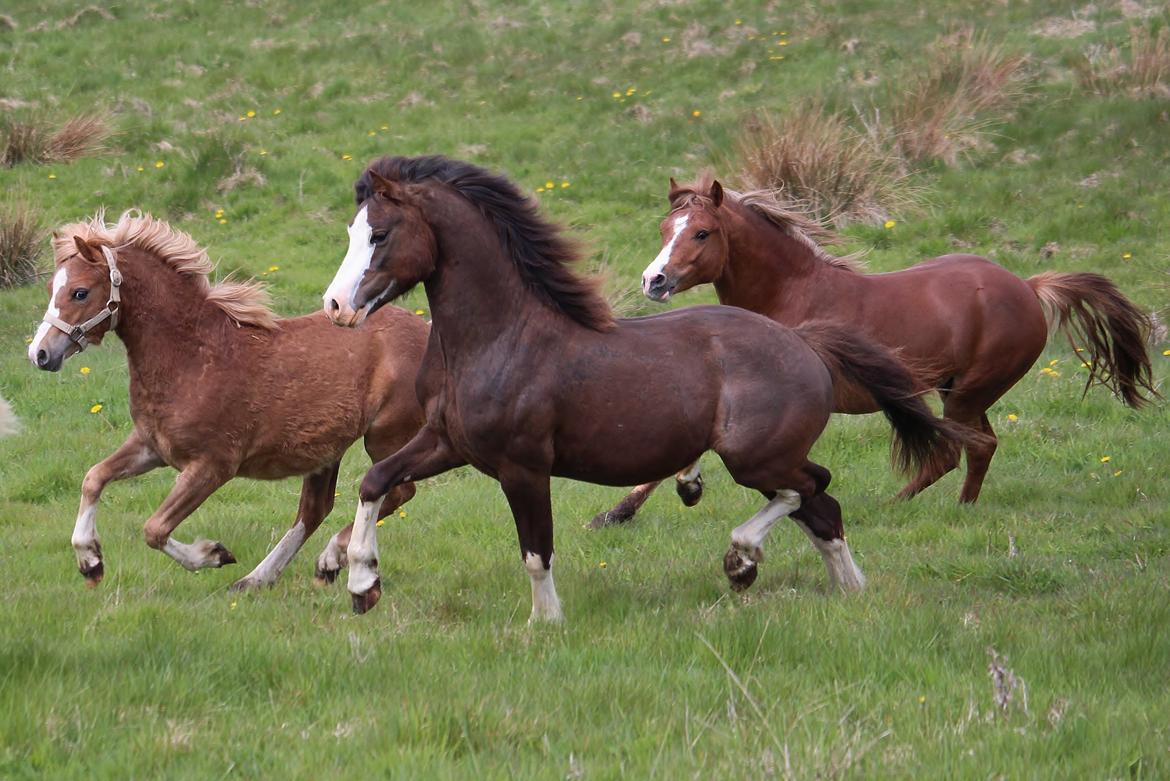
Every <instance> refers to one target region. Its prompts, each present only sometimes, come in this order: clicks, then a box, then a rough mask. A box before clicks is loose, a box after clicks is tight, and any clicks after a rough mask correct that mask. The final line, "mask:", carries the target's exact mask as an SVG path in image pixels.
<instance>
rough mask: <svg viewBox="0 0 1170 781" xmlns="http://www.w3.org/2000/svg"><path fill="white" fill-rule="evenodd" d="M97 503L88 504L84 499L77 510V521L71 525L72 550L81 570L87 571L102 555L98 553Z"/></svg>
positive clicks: (100, 559)
mask: <svg viewBox="0 0 1170 781" xmlns="http://www.w3.org/2000/svg"><path fill="white" fill-rule="evenodd" d="M96 517H97V504H96V503H94V504H89V503H87V502H86V501H85V500H84V499H83V500H82V502H81V509H80V510H78V511H77V523H75V524H74V525H73V539H72V540H71V542H72V543H73V552H74V553H76V554H77V568H78V569H79V570H81V571H82V572H89V571H90V570H92V569H93V568H94V567H96V566H97V565H98V564H101V561H102V557H101V555H99V554H98V534H97V524H96V523H95V522H94V519H95V518H96Z"/></svg>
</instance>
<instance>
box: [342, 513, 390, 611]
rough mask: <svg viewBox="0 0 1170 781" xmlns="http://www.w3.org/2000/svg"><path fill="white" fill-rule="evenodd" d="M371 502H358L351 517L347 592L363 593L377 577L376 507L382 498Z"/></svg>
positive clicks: (372, 584)
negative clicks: (355, 511) (351, 527)
mask: <svg viewBox="0 0 1170 781" xmlns="http://www.w3.org/2000/svg"><path fill="white" fill-rule="evenodd" d="M384 498H385V497H381V496H380V497H378V498H377V499H375V500H374V501H372V502H358V508H357V514H356V515H355V516H354V519H353V532H352V533H351V534H350V537H349V548H348V550H347V551H346V555H347V556H348V557H349V585H348V588H349V593H351V594H365V593H366V592H368V591H369V590H370V589H371V588H373V586H374V582H375V581H376V580H377V579H378V537H377V531H378V525H377V519H378V508H379V507H381V506H382V499H384Z"/></svg>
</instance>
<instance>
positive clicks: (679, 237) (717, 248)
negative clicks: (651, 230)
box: [642, 179, 727, 301]
mask: <svg viewBox="0 0 1170 781" xmlns="http://www.w3.org/2000/svg"><path fill="white" fill-rule="evenodd" d="M722 206H723V186H722V185H720V184H719V182H718V181H715V180H712V181H711V186H710V187H709V188H707V189H706V192H697V191H696V190H693V189H689V188H682V187H679V186H678V184H676V183H675V181H674V179H671V180H670V214H668V215H666V219H665V220H663V221H662V225H661V226H660V228H659V229H660V230H661V231H662V251H660V252H659V253H658V257H656V258H654V262H652V263H651V264H650V265H649V266H647V267H646V270H645V271H644V272H642V292H643V293H645V294H646V297H647V298H650V299H652V300H654V301H666V300H667V299H668V298H670V297H671V295H673V294H674V293H681V292H682V291H684V290H686V289H688V288H692V287H694V286H695V285H701V284H703V283H704V282H713V281H715V280H716V279H718V278H719V277H720V276H721V275H722V274H723V267H724V265H725V264H726V263H727V236H726V235H725V233H724V231H723V229H722V225H721V218H722V216H723V208H722Z"/></svg>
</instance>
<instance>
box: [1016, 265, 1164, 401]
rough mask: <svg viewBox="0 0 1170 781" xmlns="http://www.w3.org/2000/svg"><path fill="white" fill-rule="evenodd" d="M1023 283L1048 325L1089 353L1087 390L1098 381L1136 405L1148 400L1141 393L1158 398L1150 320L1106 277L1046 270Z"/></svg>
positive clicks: (1074, 346)
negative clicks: (1149, 343) (1037, 301)
mask: <svg viewBox="0 0 1170 781" xmlns="http://www.w3.org/2000/svg"><path fill="white" fill-rule="evenodd" d="M1027 283H1028V284H1029V285H1030V286H1031V287H1032V290H1033V291H1035V293H1036V297H1037V298H1039V299H1040V304H1041V305H1042V306H1043V307H1044V316H1045V318H1046V319H1047V320H1048V325H1049V327H1052V328H1055V329H1057V330H1059V331H1061V332H1062V333H1063V334H1064V335H1065V336H1066V337H1067V338H1068V340H1069V342H1070V343H1071V344H1072V346H1073V349H1078V348H1077V343H1078V342H1079V343H1080V344H1082V345H1084V347H1085V349H1087V350H1088V351H1089V357H1088V360H1086V361H1085V363H1086V364H1087V365H1088V367H1089V379H1088V380H1087V381H1086V382H1085V392H1086V393H1087V392H1088V390H1089V386H1091V385H1092V384H1093V383H1094V382H1099V383H1101V384H1102V385H1105V386H1106V387H1108V388H1109V389H1110V390H1112V391H1113V392H1114V393H1115V394H1117V396H1119V397H1120V398H1121V400H1122V401H1123V402H1125V403H1126V404H1128V405H1129V406H1131V407H1135V408H1136V407H1140V406H1142V405H1143V404H1145V403H1146V402H1147V401H1149V399H1147V398H1146V397H1145V396H1143V395H1142V391H1145V392H1146V393H1148V394H1149V395H1150V396H1151V397H1155V398H1156V397H1158V395H1159V394H1158V392H1157V391H1156V390H1155V389H1154V378H1153V370H1152V369H1151V368H1150V358H1149V356H1148V355H1147V354H1146V339H1147V338H1148V336H1149V333H1150V318H1149V317H1148V316H1147V315H1146V314H1145V313H1144V312H1142V311H1141V310H1140V309H1138V308H1137V306H1135V305H1134V303H1133V302H1132V301H1130V300H1129V299H1128V298H1126V297H1125V296H1124V295H1122V293H1121V291H1120V290H1118V289H1117V286H1116V285H1114V284H1113V283H1112V282H1111V281H1109V279H1108V278H1106V277H1103V276H1101V275H1100V274H1085V273H1081V274H1061V273H1057V272H1054V271H1046V272H1044V273H1043V274H1037V275H1036V276H1034V277H1031V278H1030V279H1028V280H1027Z"/></svg>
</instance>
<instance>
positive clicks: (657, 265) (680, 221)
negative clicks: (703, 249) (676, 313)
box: [642, 214, 691, 297]
mask: <svg viewBox="0 0 1170 781" xmlns="http://www.w3.org/2000/svg"><path fill="white" fill-rule="evenodd" d="M690 219H691V216H690V215H689V214H687V215H684V216H682V217H676V218H675V220H674V225H673V226H672V228H673V230H674V232H673V233H672V234H671V236H670V239H669V240H668V241H667V242H666V246H665V247H663V248H662V250H661V251H660V252H659V253H658V257H656V258H654V260H653V261H652V262H651V263H650V265H649V266H647V267H646V270H645V271H643V272H642V293H643V294H645V295H647V296H649V295H650V280H652V279H654V277H656V276H657V275H659V274H661V273H662V269H664V268H666V265H667V264H668V263H670V256H671V255H672V254H673V253H674V245H675V244H677V243H678V238H679V236H681V235H682V234H683V231H684V230H685V229H686V227H687V222H688V221H689V220H690ZM668 297H669V296H668Z"/></svg>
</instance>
